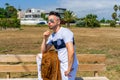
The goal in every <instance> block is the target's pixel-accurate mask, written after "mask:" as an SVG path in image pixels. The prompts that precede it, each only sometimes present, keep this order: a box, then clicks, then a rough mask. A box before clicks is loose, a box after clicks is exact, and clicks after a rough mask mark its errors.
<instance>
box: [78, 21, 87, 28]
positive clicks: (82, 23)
mask: <svg viewBox="0 0 120 80" xmlns="http://www.w3.org/2000/svg"><path fill="white" fill-rule="evenodd" d="M85 24H86V22H85V21H83V20H79V21H77V22H76V27H85Z"/></svg>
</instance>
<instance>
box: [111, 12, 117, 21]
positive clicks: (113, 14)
mask: <svg viewBox="0 0 120 80" xmlns="http://www.w3.org/2000/svg"><path fill="white" fill-rule="evenodd" d="M112 18H113V19H114V20H116V18H117V13H116V12H114V13H112Z"/></svg>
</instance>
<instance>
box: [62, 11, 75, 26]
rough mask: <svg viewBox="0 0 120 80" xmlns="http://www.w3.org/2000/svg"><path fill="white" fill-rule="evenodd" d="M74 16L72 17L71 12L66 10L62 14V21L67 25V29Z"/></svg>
mask: <svg viewBox="0 0 120 80" xmlns="http://www.w3.org/2000/svg"><path fill="white" fill-rule="evenodd" d="M75 19H76V16H75V15H74V13H73V11H70V10H66V11H65V12H64V18H63V20H64V21H65V22H66V23H67V27H70V22H71V21H73V20H75Z"/></svg>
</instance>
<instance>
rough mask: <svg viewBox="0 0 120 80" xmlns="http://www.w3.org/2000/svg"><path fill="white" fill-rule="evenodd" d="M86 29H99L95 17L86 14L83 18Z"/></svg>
mask: <svg viewBox="0 0 120 80" xmlns="http://www.w3.org/2000/svg"><path fill="white" fill-rule="evenodd" d="M85 22H86V27H100V22H99V21H98V20H97V15H94V14H88V15H86V17H85Z"/></svg>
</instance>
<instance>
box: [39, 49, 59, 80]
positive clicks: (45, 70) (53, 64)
mask: <svg viewBox="0 0 120 80" xmlns="http://www.w3.org/2000/svg"><path fill="white" fill-rule="evenodd" d="M42 57H43V58H42V66H41V74H42V78H43V80H61V72H60V61H59V59H58V55H57V52H56V51H53V50H50V51H48V52H47V53H44V54H43V56H42Z"/></svg>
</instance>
